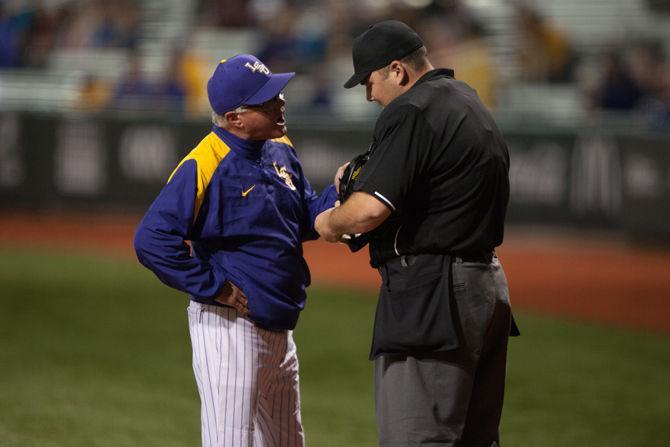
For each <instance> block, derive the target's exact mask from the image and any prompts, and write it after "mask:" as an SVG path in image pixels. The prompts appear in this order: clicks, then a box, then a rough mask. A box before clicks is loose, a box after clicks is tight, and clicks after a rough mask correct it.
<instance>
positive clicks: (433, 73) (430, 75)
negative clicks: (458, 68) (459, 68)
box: [412, 68, 454, 88]
mask: <svg viewBox="0 0 670 447" xmlns="http://www.w3.org/2000/svg"><path fill="white" fill-rule="evenodd" d="M445 76H446V77H448V78H453V77H454V70H452V69H451V68H436V69H434V70H430V71H429V72H427V73H424V74H423V76H421V77H420V78H419V79H417V80H416V82H415V83H414V85H413V86H412V88H413V87H414V86H416V85H419V84H421V83H423V82H428V81H430V80H432V79H435V78H441V77H445Z"/></svg>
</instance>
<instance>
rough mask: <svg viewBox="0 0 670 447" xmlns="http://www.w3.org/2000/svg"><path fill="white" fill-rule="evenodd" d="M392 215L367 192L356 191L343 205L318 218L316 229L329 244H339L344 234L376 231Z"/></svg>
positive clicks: (327, 211)
mask: <svg viewBox="0 0 670 447" xmlns="http://www.w3.org/2000/svg"><path fill="white" fill-rule="evenodd" d="M390 215H391V209H389V207H388V206H386V205H385V204H384V203H382V202H381V201H379V200H378V199H376V198H375V197H374V196H372V195H370V194H368V193H366V192H361V191H356V192H354V193H353V194H352V195H351V197H349V198H348V199H347V200H346V202H344V203H343V204H342V205H340V206H338V207H335V208H330V209H328V210H326V211H324V212H322V213H321V214H319V215H318V216H316V220H315V221H314V227H315V229H316V231H318V233H319V234H320V235H321V237H322V238H324V239H325V240H327V241H328V242H339V241H340V240H341V239H342V235H343V234H357V233H367V232H368V231H371V230H374V229H375V228H377V227H378V226H379V225H381V224H382V222H384V221H385V220H386V219H387V218H388V217H389V216H390Z"/></svg>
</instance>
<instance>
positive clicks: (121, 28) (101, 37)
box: [90, 0, 140, 48]
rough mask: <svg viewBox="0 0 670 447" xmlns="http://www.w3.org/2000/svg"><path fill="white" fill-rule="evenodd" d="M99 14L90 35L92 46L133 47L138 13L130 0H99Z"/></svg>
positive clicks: (137, 31) (138, 18) (135, 43)
mask: <svg viewBox="0 0 670 447" xmlns="http://www.w3.org/2000/svg"><path fill="white" fill-rule="evenodd" d="M100 11H101V13H102V14H101V15H100V17H99V18H98V20H97V23H96V24H95V27H94V29H93V32H92V35H91V37H90V40H91V45H92V46H94V47H119V48H135V47H136V46H137V40H138V38H139V24H140V14H139V11H138V9H137V7H136V5H135V2H134V1H132V0H122V1H115V2H106V3H105V2H101V3H100Z"/></svg>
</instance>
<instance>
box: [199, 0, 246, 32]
mask: <svg viewBox="0 0 670 447" xmlns="http://www.w3.org/2000/svg"><path fill="white" fill-rule="evenodd" d="M251 3H253V2H250V1H249V0H226V1H221V0H199V1H198V5H197V14H198V17H199V21H198V22H199V23H200V24H201V25H205V26H222V27H233V28H246V27H250V26H253V25H255V23H256V19H255V17H254V14H253V13H252V11H251Z"/></svg>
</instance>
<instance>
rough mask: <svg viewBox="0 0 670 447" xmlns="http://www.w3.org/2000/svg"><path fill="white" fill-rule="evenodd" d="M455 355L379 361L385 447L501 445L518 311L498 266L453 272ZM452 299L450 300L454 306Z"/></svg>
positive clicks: (462, 265)
mask: <svg viewBox="0 0 670 447" xmlns="http://www.w3.org/2000/svg"><path fill="white" fill-rule="evenodd" d="M452 274H453V276H452V284H453V287H452V291H453V293H452V294H451V295H452V296H451V297H449V299H450V305H451V307H452V314H453V320H454V321H453V323H454V326H455V329H456V333H457V335H458V337H459V343H460V347H459V348H458V349H455V350H453V351H448V352H439V353H429V354H417V355H404V354H392V355H381V356H379V357H377V358H376V359H375V361H374V380H375V407H376V418H377V428H378V432H379V444H380V446H382V447H400V446H403V447H413V446H459V447H491V446H494V447H495V446H498V445H499V442H500V441H499V435H498V426H499V423H500V416H501V413H502V405H503V392H504V384H505V370H506V358H507V339H508V336H509V332H510V321H511V311H510V303H509V292H508V287H507V279H506V278H505V273H504V271H503V269H502V266H501V265H500V263H499V262H498V259H497V258H495V257H494V259H493V261H492V262H491V263H490V264H488V263H478V262H463V261H462V260H461V259H459V258H456V259H454V261H453V264H452ZM446 298H447V297H445V299H446Z"/></svg>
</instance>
